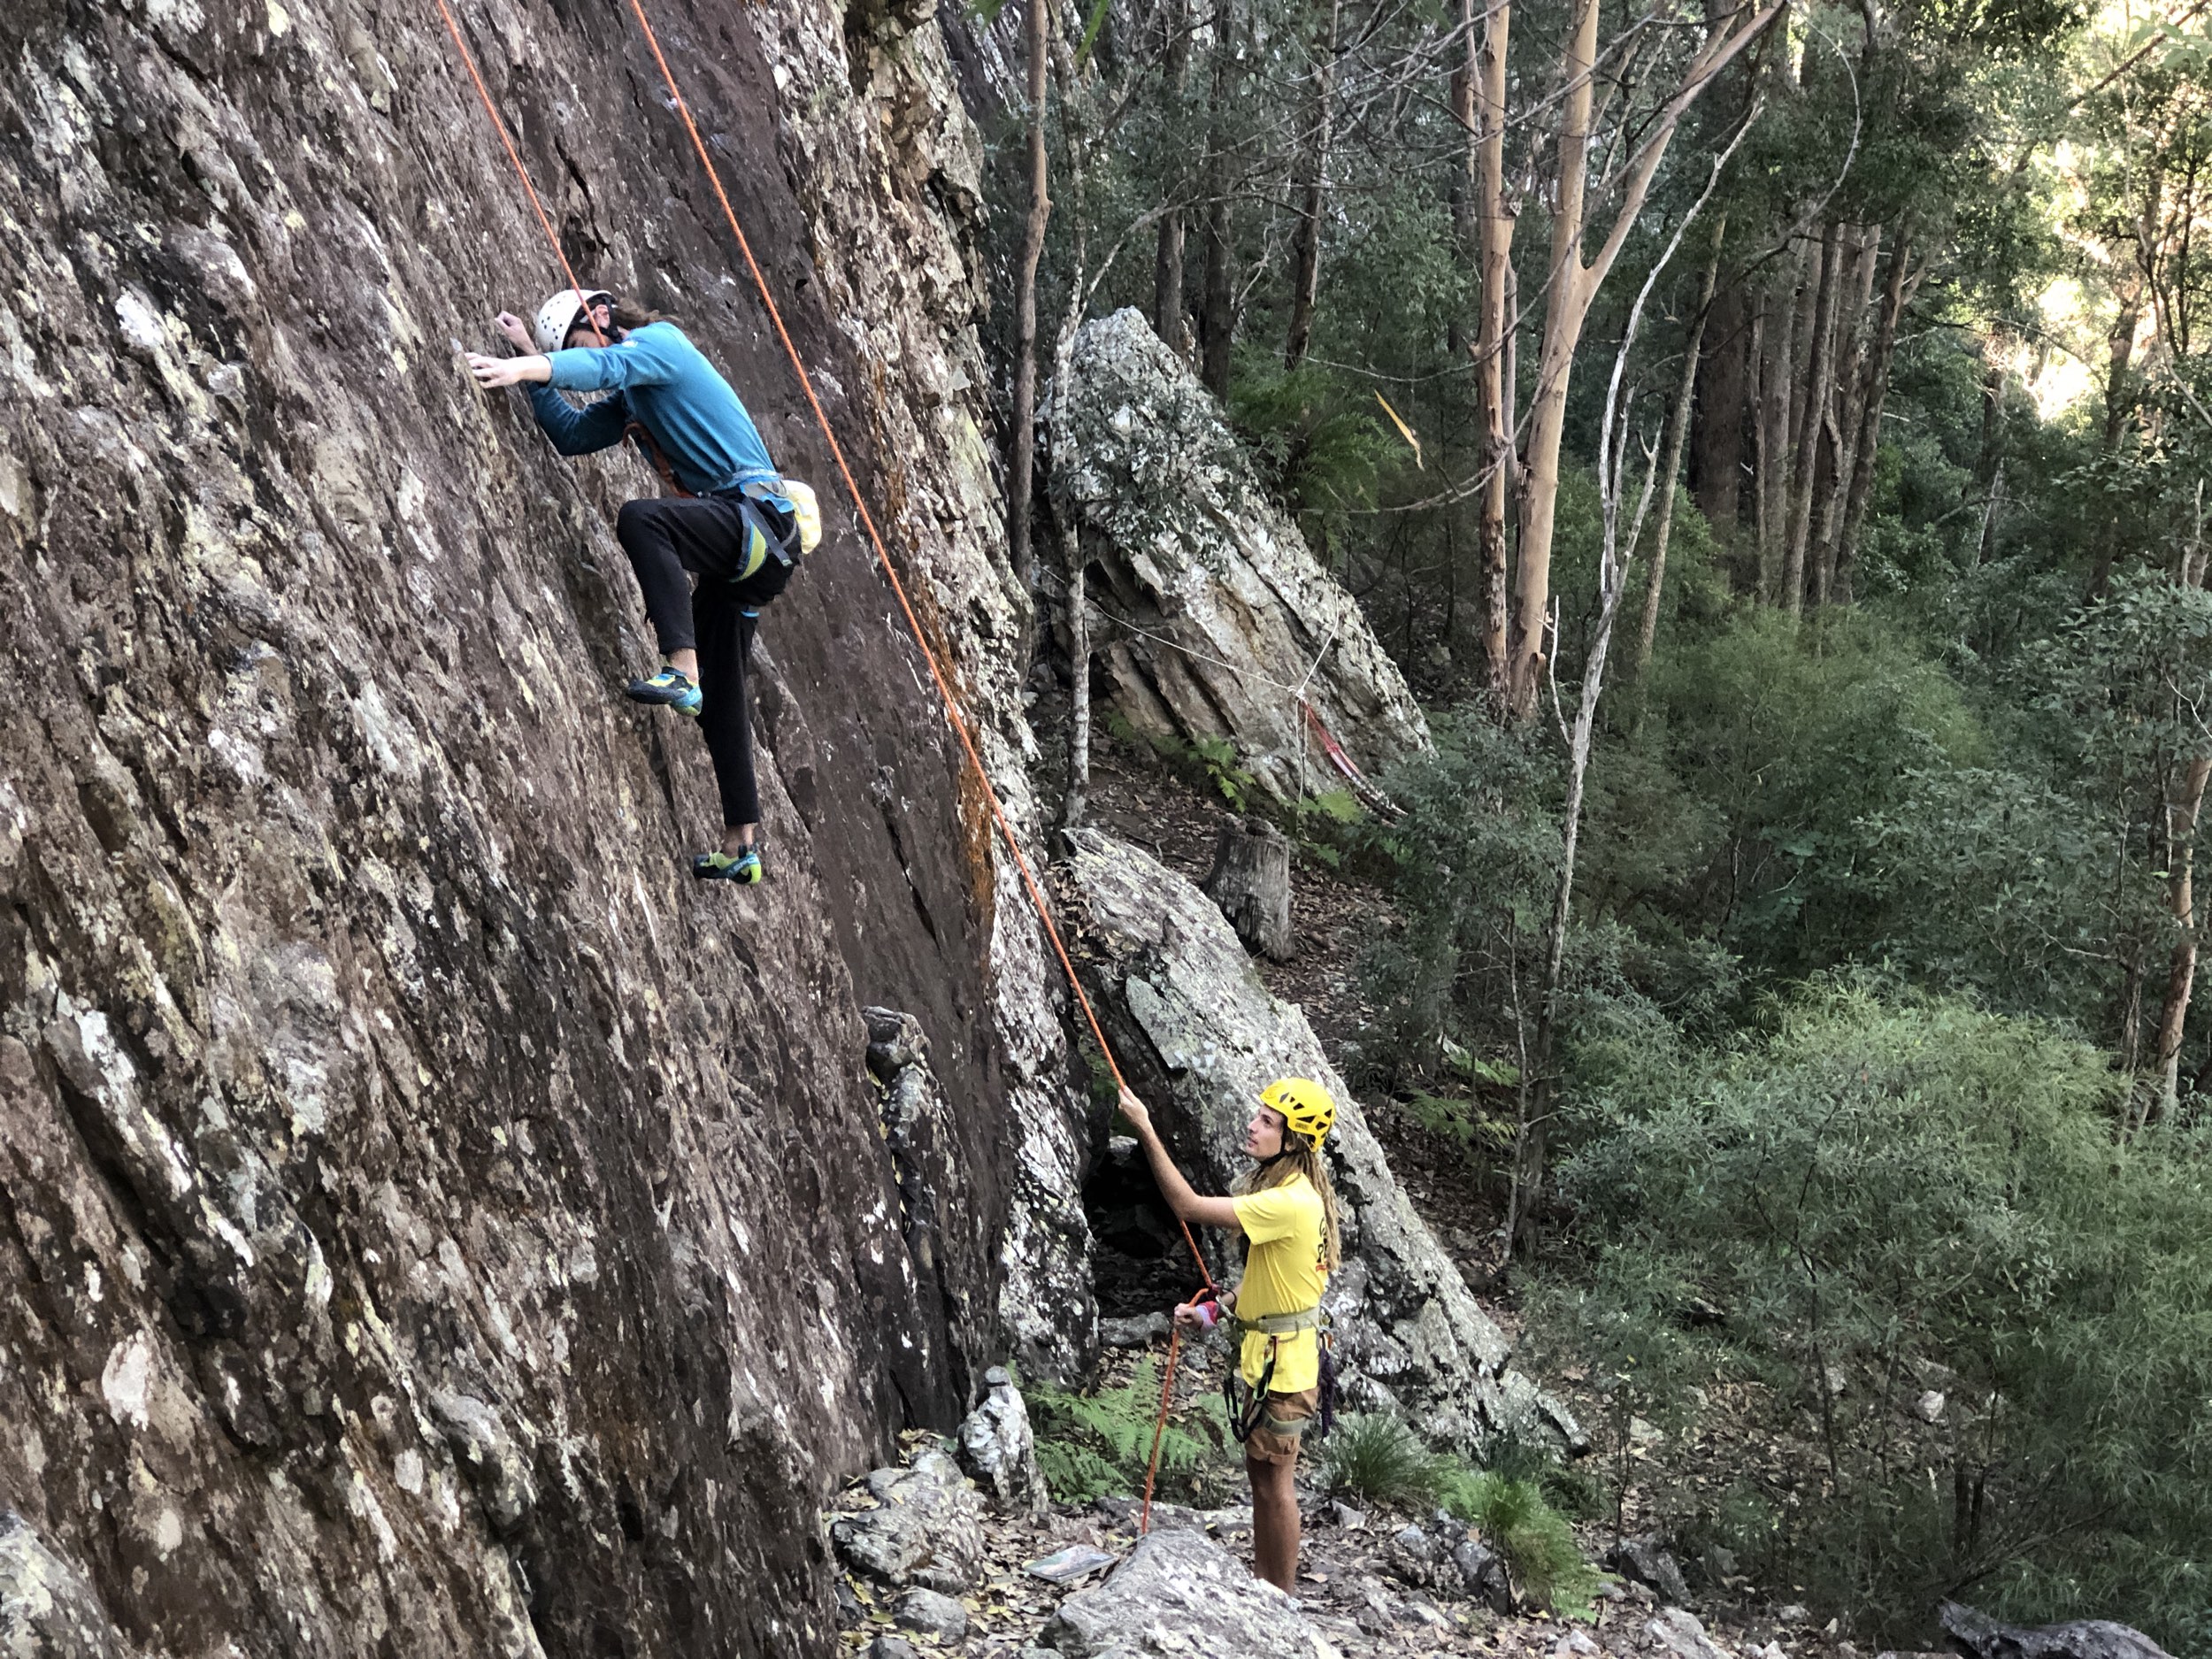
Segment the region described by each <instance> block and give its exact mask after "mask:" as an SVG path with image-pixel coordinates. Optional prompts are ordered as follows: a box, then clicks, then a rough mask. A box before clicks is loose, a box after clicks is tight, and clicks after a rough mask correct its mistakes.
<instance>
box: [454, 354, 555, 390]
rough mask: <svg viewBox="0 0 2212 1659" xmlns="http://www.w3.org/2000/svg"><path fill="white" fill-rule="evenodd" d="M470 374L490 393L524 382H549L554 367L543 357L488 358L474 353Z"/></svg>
mask: <svg viewBox="0 0 2212 1659" xmlns="http://www.w3.org/2000/svg"><path fill="white" fill-rule="evenodd" d="M469 373H471V374H473V375H474V376H475V377H476V383H477V384H478V385H479V386H480V387H482V388H484V389H485V390H486V391H496V390H498V389H499V388H501V387H503V386H516V385H519V384H520V383H521V382H523V381H524V380H551V379H552V378H553V365H551V364H550V363H549V362H547V361H546V360H545V359H544V358H543V357H483V356H480V354H478V353H476V352H473V351H472V352H470V353H469Z"/></svg>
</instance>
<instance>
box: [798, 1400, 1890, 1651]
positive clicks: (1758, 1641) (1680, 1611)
mask: <svg viewBox="0 0 2212 1659" xmlns="http://www.w3.org/2000/svg"><path fill="white" fill-rule="evenodd" d="M945 1444H946V1443H945V1442H944V1441H942V1440H940V1439H938V1438H937V1437H934V1436H927V1435H918V1436H913V1437H910V1442H909V1451H910V1460H911V1462H910V1468H909V1469H907V1470H903V1471H895V1470H881V1471H876V1472H875V1473H874V1474H872V1475H870V1476H869V1477H868V1478H867V1479H865V1480H863V1481H856V1482H855V1483H854V1484H853V1485H852V1486H850V1487H849V1488H848V1489H847V1490H846V1491H845V1493H844V1494H842V1496H841V1499H840V1501H839V1502H838V1504H837V1506H836V1507H835V1508H834V1509H832V1510H830V1511H829V1512H828V1513H827V1514H826V1516H825V1517H824V1519H825V1521H826V1524H827V1525H829V1527H830V1529H831V1532H832V1536H833V1540H835V1542H836V1547H837V1549H838V1552H839V1555H840V1557H841V1564H842V1566H843V1568H844V1577H843V1579H842V1582H841V1586H840V1590H839V1596H838V1600H839V1607H840V1619H841V1624H842V1626H843V1628H842V1632H841V1640H843V1641H844V1642H845V1643H846V1644H847V1645H848V1646H849V1647H850V1648H852V1649H854V1650H856V1651H861V1652H864V1653H866V1654H867V1655H869V1656H870V1659H910V1655H920V1654H958V1655H967V1656H969V1659H1043V1655H1048V1654H1049V1655H1101V1656H1103V1655H1128V1656H1129V1659H1135V1656H1136V1655H1143V1654H1160V1655H1170V1654H1173V1655H1194V1659H1244V1656H1245V1655H1251V1656H1252V1659H1261V1655H1268V1656H1269V1659H1272V1656H1273V1655H1300V1654H1311V1655H1315V1659H1323V1656H1324V1655H1343V1656H1344V1659H1351V1656H1352V1655H1447V1654H1483V1655H1548V1659H1598V1655H1621V1656H1622V1659H1630V1656H1633V1659H1854V1649H1853V1648H1852V1647H1851V1646H1850V1644H1849V1643H1847V1642H1839V1641H1837V1640H1834V1639H1833V1637H1832V1635H1831V1634H1829V1633H1827V1632H1820V1631H1816V1630H1812V1629H1810V1628H1808V1627H1807V1626H1806V1625H1804V1624H1802V1623H1796V1624H1785V1623H1784V1622H1783V1619H1784V1618H1785V1617H1794V1618H1796V1619H1799V1620H1801V1618H1802V1614H1801V1610H1800V1609H1783V1615H1782V1617H1775V1616H1770V1615H1757V1614H1746V1613H1744V1612H1742V1611H1740V1610H1738V1611H1727V1612H1718V1613H1716V1612H1714V1611H1712V1610H1710V1609H1709V1610H1708V1611H1707V1612H1706V1613H1705V1615H1704V1616H1703V1617H1701V1616H1700V1615H1699V1614H1698V1613H1697V1612H1695V1611H1693V1610H1692V1609H1688V1608H1686V1607H1684V1606H1682V1605H1680V1603H1681V1601H1684V1600H1686V1597H1684V1596H1682V1595H1680V1594H1678V1592H1679V1590H1680V1587H1681V1586H1679V1585H1673V1586H1670V1588H1671V1589H1672V1590H1674V1591H1676V1592H1677V1594H1666V1593H1663V1592H1662V1591H1660V1590H1657V1589H1655V1588H1654V1587H1653V1586H1649V1585H1647V1584H1643V1583H1640V1582H1637V1581H1635V1580H1634V1579H1632V1578H1626V1577H1619V1576H1616V1577H1614V1578H1611V1579H1610V1580H1609V1582H1608V1584H1607V1586H1606V1587H1605V1591H1604V1593H1603V1594H1602V1596H1601V1598H1600V1600H1599V1601H1598V1603H1597V1617H1595V1618H1594V1619H1593V1620H1587V1621H1585V1620H1579V1619H1562V1618H1556V1617H1551V1616H1549V1615H1548V1614H1546V1613H1543V1612H1540V1611H1536V1610H1533V1609H1515V1610H1509V1611H1500V1610H1498V1609H1496V1608H1494V1607H1493V1606H1491V1605H1488V1604H1487V1602H1486V1601H1485V1600H1484V1599H1481V1598H1480V1597H1479V1596H1478V1595H1471V1594H1469V1593H1468V1586H1466V1584H1465V1582H1464V1580H1463V1578H1461V1576H1460V1575H1459V1574H1458V1573H1457V1572H1456V1571H1455V1570H1454V1569H1453V1568H1451V1567H1450V1566H1449V1565H1448V1561H1449V1558H1450V1555H1451V1552H1452V1549H1453V1548H1455V1546H1457V1545H1463V1544H1465V1543H1467V1542H1470V1541H1472V1542H1473V1543H1475V1544H1477V1545H1478V1546H1479V1542H1480V1540H1479V1539H1476V1540H1469V1538H1468V1536H1467V1534H1465V1532H1463V1530H1460V1529H1456V1528H1455V1527H1454V1526H1452V1525H1451V1524H1449V1523H1448V1521H1445V1520H1444V1519H1443V1517H1415V1516H1410V1515H1405V1514H1395V1513H1389V1512H1385V1511H1379V1510H1377V1511H1362V1510H1359V1509H1354V1508H1352V1507H1350V1506H1348V1505H1347V1504H1344V1503H1341V1502H1336V1501H1334V1500H1333V1499H1331V1498H1329V1497H1328V1496H1327V1494H1325V1493H1323V1492H1321V1491H1319V1490H1317V1489H1316V1488H1314V1487H1312V1486H1302V1489H1301V1497H1302V1509H1303V1511H1304V1515H1305V1524H1306V1533H1305V1547H1304V1549H1303V1552H1302V1557H1301V1562H1300V1566H1301V1572H1300V1576H1299V1586H1298V1595H1297V1597H1296V1599H1295V1600H1294V1601H1293V1600H1292V1599H1291V1598H1288V1597H1285V1596H1281V1595H1280V1594H1278V1593H1276V1592H1273V1591H1272V1590H1271V1589H1269V1588H1268V1587H1267V1586H1262V1585H1260V1584H1259V1583H1258V1581H1257V1580H1256V1579H1253V1578H1251V1577H1250V1576H1249V1567H1250V1561H1251V1511H1250V1510H1249V1509H1247V1508H1237V1507H1232V1508H1227V1509H1214V1510H1209V1511H1198V1510H1193V1509H1184V1508H1181V1507H1180V1506H1178V1505H1175V1504H1171V1503H1156V1504H1155V1506H1154V1509H1153V1514H1152V1529H1151V1537H1150V1539H1149V1540H1141V1538H1140V1536H1139V1533H1138V1530H1137V1528H1138V1520H1139V1517H1138V1514H1137V1505H1136V1504H1135V1502H1133V1501H1132V1500H1130V1499H1126V1498H1111V1499H1105V1500H1102V1501H1101V1502H1098V1503H1096V1504H1094V1505H1091V1506H1088V1507H1077V1506H1073V1505H1065V1504H1061V1505H1052V1506H1049V1507H1048V1508H1046V1509H1042V1510H1041V1511H1036V1510H1032V1509H1029V1508H1028V1507H1027V1506H1026V1505H1025V1504H1023V1503H1020V1502H1016V1503H1014V1504H1012V1505H1010V1506H1000V1507H995V1506H993V1505H991V1504H989V1503H988V1502H986V1500H985V1499H984V1497H983V1494H982V1493H981V1491H980V1490H979V1489H978V1488H977V1487H976V1486H974V1485H973V1484H972V1483H969V1482H965V1481H963V1480H961V1479H960V1476H959V1473H958V1471H957V1470H956V1469H954V1468H952V1466H951V1463H950V1460H949V1458H948V1457H947V1456H946V1455H945V1453H944V1449H943V1448H944V1446H945ZM886 1537H895V1539H897V1540H899V1542H898V1543H897V1544H896V1545H895V1546H894V1547H891V1548H885V1547H884V1546H883V1544H882V1540H883V1539H884V1538H886ZM1593 1541H1594V1540H1593ZM1463 1558H1464V1557H1463ZM1670 1570H1671V1563H1665V1564H1663V1565H1660V1566H1658V1568H1657V1570H1656V1571H1654V1572H1653V1573H1652V1576H1653V1577H1655V1578H1662V1579H1664V1578H1665V1575H1666V1573H1667V1572H1668V1571H1670Z"/></svg>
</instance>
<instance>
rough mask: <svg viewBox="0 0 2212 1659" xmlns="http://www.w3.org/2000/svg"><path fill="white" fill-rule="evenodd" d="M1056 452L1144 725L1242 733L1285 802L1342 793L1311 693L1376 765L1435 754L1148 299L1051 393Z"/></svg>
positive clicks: (1105, 648)
mask: <svg viewBox="0 0 2212 1659" xmlns="http://www.w3.org/2000/svg"><path fill="white" fill-rule="evenodd" d="M1051 447H1052V468H1053V472H1052V488H1053V493H1054V496H1055V499H1056V500H1058V501H1062V502H1064V503H1067V505H1068V506H1069V508H1071V510H1072V511H1074V512H1075V513H1076V514H1077V516H1078V519H1079V524H1080V526H1081V534H1082V537H1083V547H1084V551H1085V553H1086V555H1087V557H1089V558H1090V560H1091V561H1092V565H1093V573H1092V576H1091V579H1090V583H1089V593H1090V595H1091V598H1092V601H1093V603H1094V607H1095V608H1096V610H1097V611H1098V614H1097V615H1096V616H1095V617H1094V618H1093V621H1092V638H1093V639H1094V641H1098V642H1099V646H1100V655H1101V657H1102V660H1103V661H1104V663H1105V664H1106V666H1107V669H1108V672H1110V674H1111V676H1112V679H1113V684H1114V699H1115V703H1116V705H1117V706H1118V708H1119V709H1120V710H1121V711H1122V712H1123V713H1124V714H1125V716H1127V717H1128V718H1129V720H1130V721H1131V723H1132V724H1133V725H1134V726H1136V727H1137V728H1138V729H1139V730H1140V731H1142V732H1145V733H1150V734H1153V735H1155V736H1161V737H1168V736H1172V737H1178V738H1181V739H1184V740H1192V739H1200V738H1212V739H1223V738H1225V739H1229V740H1232V741H1233V742H1234V743H1235V745H1236V748H1237V751H1238V757H1239V764H1241V765H1242V766H1244V767H1246V768H1247V769H1248V770H1249V771H1250V772H1252V774H1253V775H1254V777H1255V778H1256V779H1257V780H1258V781H1259V783H1260V785H1261V787H1263V789H1264V790H1265V791H1266V792H1267V793H1268V794H1269V795H1272V796H1273V797H1274V798H1275V799H1276V800H1277V801H1279V802H1288V801H1295V800H1297V799H1298V798H1299V797H1300V796H1301V795H1307V794H1321V793H1325V792H1326V791H1328V790H1332V789H1337V788H1341V787H1344V780H1343V778H1342V777H1341V776H1340V774H1339V773H1338V772H1335V771H1334V770H1333V769H1332V767H1331V765H1330V764H1329V762H1328V761H1327V759H1326V758H1325V756H1324V754H1323V751H1322V749H1320V747H1319V746H1318V744H1317V740H1316V738H1315V736H1314V734H1313V733H1312V732H1311V730H1310V727H1309V726H1308V723H1307V720H1306V718H1305V716H1304V715H1303V714H1302V712H1301V711H1300V709H1299V698H1300V697H1301V696H1302V697H1303V698H1305V699H1306V700H1307V701H1308V702H1310V703H1311V704H1312V707H1313V710H1314V712H1315V713H1316V714H1317V715H1318V716H1319V717H1320V718H1321V720H1322V722H1323V724H1324V725H1325V726H1326V727H1327V729H1328V730H1329V731H1330V732H1331V733H1333V734H1334V736H1335V738H1336V740H1337V741H1338V742H1339V743H1340V745H1341V746H1342V747H1343V749H1345V751H1346V752H1347V753H1348V755H1349V756H1350V757H1351V759H1352V761H1353V763H1354V764H1356V765H1357V766H1358V767H1359V768H1360V769H1361V770H1362V772H1365V773H1366V774H1368V775H1369V776H1371V777H1374V776H1379V774H1380V772H1382V770H1383V769H1384V768H1386V767H1387V766H1390V765H1392V764H1395V763H1396V762H1398V761H1400V760H1402V759H1404V758H1406V757H1409V756H1411V755H1414V754H1417V753H1420V752H1422V751H1425V750H1426V749H1428V748H1429V746H1430V744H1429V731H1428V725H1427V722H1426V721H1425V720H1424V719H1423V718H1422V717H1421V710H1420V709H1419V708H1418V706H1417V705H1416V703H1414V701H1413V696H1412V694H1411V693H1410V692H1409V691H1408V690H1407V689H1406V684H1405V680H1404V678H1403V676H1402V675H1401V674H1400V673H1399V672H1398V668H1397V665H1396V664H1394V663H1393V662H1392V661H1391V660H1390V658H1389V657H1387V656H1386V655H1385V653H1384V651H1383V649H1382V647H1381V646H1380V645H1379V643H1378V642H1377V641H1376V639H1375V636H1374V634H1373V633H1372V631H1371V630H1370V629H1369V627H1368V626H1367V622H1366V618H1364V617H1363V616H1362V615H1361V614H1360V611H1359V607H1358V605H1357V604H1356V603H1354V602H1353V599H1352V596H1351V595H1349V594H1348V593H1346V592H1345V591H1344V589H1343V588H1340V587H1339V586H1338V585H1337V583H1336V581H1335V580H1333V578H1332V577H1331V576H1330V575H1329V574H1328V572H1326V571H1325V570H1323V569H1322V568H1321V566H1320V565H1319V564H1318V563H1317V561H1316V560H1315V558H1314V557H1313V554H1312V552H1311V551H1310V549H1308V548H1307V546H1306V542H1305V538H1304V537H1303V536H1302V535H1300V534H1299V533H1298V529H1297V526H1295V525H1294V524H1292V523H1291V522H1290V521H1289V519H1288V518H1286V517H1285V516H1284V515H1283V513H1282V511H1280V509H1279V508H1277V507H1276V506H1275V505H1274V504H1273V503H1271V501H1269V499H1268V498H1267V496H1266V495H1265V494H1264V493H1263V491H1262V490H1261V488H1260V486H1259V481H1258V480H1257V478H1256V476H1255V475H1254V473H1253V472H1252V467H1251V464H1250V462H1249V460H1248V458H1247V457H1245V455H1244V454H1243V452H1242V451H1241V450H1240V449H1239V447H1238V445H1237V442H1236V439H1235V437H1234V436H1233V434H1231V433H1230V431H1229V428H1228V426H1226V424H1225V422H1224V421H1223V419H1222V418H1221V410H1220V406H1219V405H1218V404H1217V403H1215V402H1214V400H1213V397H1212V396H1211V395H1210V393H1209V392H1207V390H1206V389H1205V388H1204V387H1203V386H1202V385H1201V384H1200V383H1199V381H1198V380H1197V378H1196V377H1195V376H1194V374H1193V373H1191V371H1190V369H1189V367H1188V365H1186V364H1184V363H1183V362H1182V361H1181V360H1180V359H1179V358H1178V357H1176V356H1175V355H1174V354H1173V353H1172V352H1171V351H1169V350H1168V349H1167V348H1166V347H1165V346H1164V345H1162V344H1161V343H1160V342H1159V339H1158V337H1157V336H1156V335H1155V334H1153V332H1152V329H1151V327H1150V326H1149V325H1148V323H1146V321H1145V320H1144V319H1143V318H1142V317H1141V315H1139V314H1138V313H1137V312H1136V311H1118V312H1116V313H1115V314H1114V315H1113V316H1111V317H1108V318H1103V319H1099V320H1097V321H1094V322H1091V323H1087V324H1085V325H1084V326H1083V328H1082V330H1081V332H1080V334H1079V336H1078V338H1077V341H1076V346H1075V355H1074V365H1073V370H1072V373H1071V383H1070V384H1069V385H1067V386H1065V387H1056V388H1054V391H1053V396H1052V403H1051Z"/></svg>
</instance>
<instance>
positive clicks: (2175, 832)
mask: <svg viewBox="0 0 2212 1659" xmlns="http://www.w3.org/2000/svg"><path fill="white" fill-rule="evenodd" d="M2208 778H2212V756H2203V755H2200V756H2198V757H2195V758H2193V759H2192V760H2191V761H2190V762H2189V764H2188V765H2187V766H2186V767H2185V768H2184V769H2183V772H2182V775H2181V779H2180V784H2179V787H2178V788H2177V790H2176V791H2175V792H2174V793H2172V794H2170V795H2168V797H2167V800H2166V870H2167V876H2166V908H2167V913H2168V914H2169V915H2170V916H2171V917H2172V918H2173V922H2174V928H2175V937H2174V944H2173V949H2172V951H2171V953H2170V955H2169V956H2168V959H2167V964H2166V998H2165V1002H2164V1004H2163V1005H2162V1007H2161V1008H2160V1010H2159V1013H2158V1094H2157V1096H2156V1098H2154V1099H2153V1100H2151V1101H2148V1102H2146V1103H2145V1105H2144V1109H2143V1121H2144V1122H2145V1123H2146V1124H2150V1123H2154V1122H2155V1121H2156V1120H2157V1119H2158V1118H2159V1116H2160V1114H2161V1113H2162V1112H2166V1113H2170V1112H2171V1111H2173V1110H2175V1108H2176V1107H2177V1106H2178V1105H2179V1104H2180V1097H2181V1039H2182V1033H2183V1027H2184V1025H2185V1024H2186V1022H2187V1020H2188V1018H2189V996H2190V993H2191V992H2192V991H2193V989H2194V988H2195V984H2196V977H2197V918H2196V897H2195V890H2194V886H2193V874H2194V870H2195V865H2196V839H2197V816H2198V814H2199V813H2200V812H2201V811H2202V810H2203V808H2204V786H2205V780H2207V779H2208Z"/></svg>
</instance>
